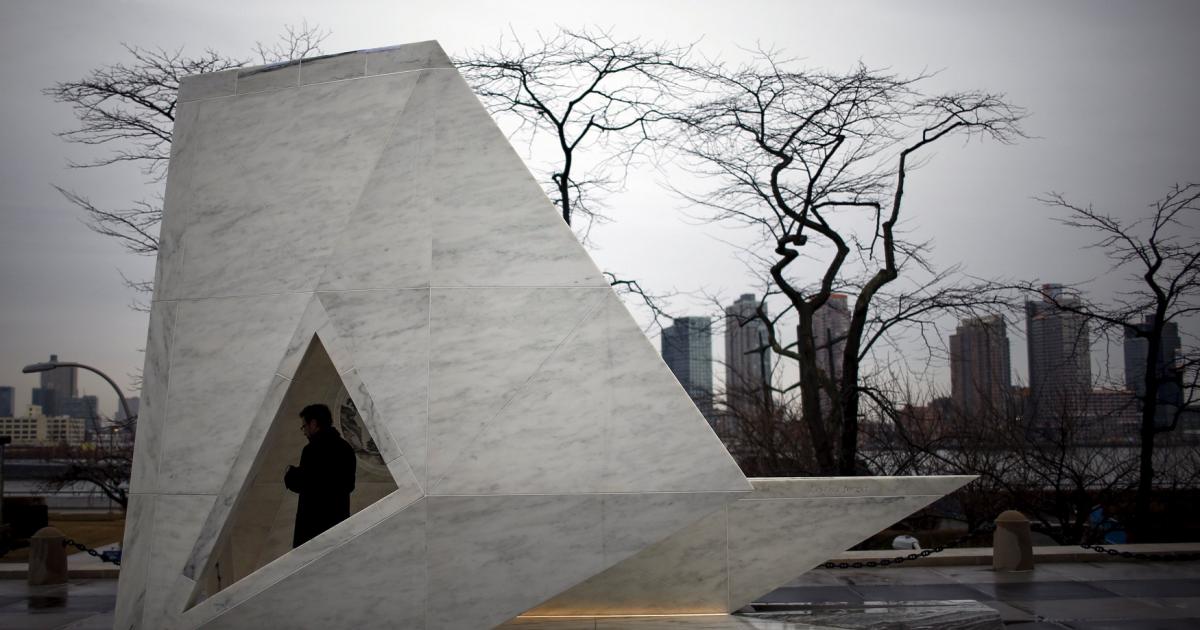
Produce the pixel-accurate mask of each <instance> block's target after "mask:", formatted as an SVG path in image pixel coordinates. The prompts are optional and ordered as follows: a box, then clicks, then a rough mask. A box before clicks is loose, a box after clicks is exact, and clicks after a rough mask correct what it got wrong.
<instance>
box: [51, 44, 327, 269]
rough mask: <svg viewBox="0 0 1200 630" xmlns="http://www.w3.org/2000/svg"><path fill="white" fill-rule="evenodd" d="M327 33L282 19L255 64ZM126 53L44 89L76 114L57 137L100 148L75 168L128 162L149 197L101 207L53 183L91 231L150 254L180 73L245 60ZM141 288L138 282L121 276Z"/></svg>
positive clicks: (313, 48)
mask: <svg viewBox="0 0 1200 630" xmlns="http://www.w3.org/2000/svg"><path fill="white" fill-rule="evenodd" d="M328 35H329V32H328V31H324V30H322V29H320V28H318V27H314V26H309V25H308V23H307V22H305V23H303V24H302V25H301V26H299V27H293V26H287V27H286V30H285V33H284V34H283V35H282V36H280V38H279V40H278V41H277V42H275V43H272V44H263V43H261V42H259V43H258V44H257V45H256V52H257V53H258V55H259V56H260V58H261V61H262V63H273V62H276V61H283V60H286V59H295V58H299V57H302V56H307V55H312V54H316V53H319V52H320V45H321V42H322V41H323V40H324V39H325V38H326V37H327V36H328ZM124 47H125V51H126V53H127V54H128V55H129V59H127V60H126V61H122V62H118V63H115V64H112V65H107V66H102V67H99V68H96V69H94V70H92V71H91V72H89V73H88V74H87V75H86V76H84V77H83V78H80V79H76V80H73V81H63V82H59V83H56V84H54V86H53V87H49V88H46V89H45V90H44V93H45V94H46V95H47V96H49V97H51V98H52V99H54V100H55V101H56V102H59V103H65V104H67V105H70V106H71V109H72V110H73V111H74V113H75V118H76V120H77V121H78V123H79V124H78V126H77V127H75V128H74V129H69V130H67V131H63V132H60V133H59V134H58V136H59V137H60V138H62V139H64V140H66V141H68V142H73V143H76V144H83V145H90V146H98V147H103V148H105V149H107V153H105V154H103V155H101V156H100V157H97V158H94V159H92V160H89V161H86V162H74V163H72V164H71V166H72V167H74V168H98V167H105V166H112V165H117V164H126V163H128V164H135V165H137V166H138V168H140V169H141V172H142V174H143V175H145V176H146V177H147V178H148V182H147V183H148V184H149V186H150V187H151V191H150V197H149V199H135V200H133V201H131V202H130V205H129V206H128V207H125V208H105V207H101V206H99V205H97V204H95V203H93V202H92V201H91V200H90V199H89V197H88V196H87V195H86V194H84V193H80V192H77V191H74V190H69V189H66V188H62V187H59V186H55V188H57V189H58V191H59V192H61V193H62V194H63V196H64V197H65V198H66V199H67V200H68V201H70V202H71V203H72V204H74V205H75V206H77V207H79V208H80V209H81V210H83V214H84V220H85V222H86V223H87V225H88V227H90V228H91V229H92V230H94V231H95V232H97V233H99V234H102V235H104V236H108V237H111V238H114V239H116V240H117V241H118V242H120V243H121V245H122V246H123V247H125V249H126V250H128V251H129V252H132V253H134V254H141V255H153V254H155V253H157V252H158V225H159V223H160V221H161V220H162V195H161V187H162V181H163V178H165V177H166V172H167V160H168V159H169V158H170V155H171V133H172V129H173V127H174V124H175V107H176V93H177V92H178V90H179V80H180V79H182V78H183V77H185V76H189V75H193V74H201V73H205V72H219V71H221V70H228V69H230V68H238V67H241V66H244V65H246V64H247V63H248V60H246V59H242V58H235V57H229V56H226V55H223V54H220V53H218V52H216V51H213V50H205V51H204V52H203V53H201V54H199V55H195V56H192V55H188V54H185V53H184V52H183V51H182V50H173V51H169V50H165V49H162V48H142V47H139V46H131V45H128V44H125V45H124ZM126 283H127V284H129V285H130V286H132V287H134V288H137V289H140V290H145V289H148V288H149V286H148V285H147V284H145V283H141V282H130V281H128V280H127V282H126Z"/></svg>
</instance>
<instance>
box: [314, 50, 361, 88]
mask: <svg viewBox="0 0 1200 630" xmlns="http://www.w3.org/2000/svg"><path fill="white" fill-rule="evenodd" d="M366 67H367V58H366V55H364V54H363V53H360V52H345V53H339V54H336V55H325V56H322V57H310V58H306V59H301V60H300V85H310V84H313V83H324V82H326V81H341V80H343V79H354V78H357V77H361V76H362V75H363V72H364V71H365V70H366Z"/></svg>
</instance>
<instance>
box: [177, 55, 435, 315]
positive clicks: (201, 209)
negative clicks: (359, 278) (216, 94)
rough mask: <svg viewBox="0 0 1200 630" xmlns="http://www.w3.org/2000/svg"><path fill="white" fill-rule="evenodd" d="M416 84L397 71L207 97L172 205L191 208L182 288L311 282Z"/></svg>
mask: <svg viewBox="0 0 1200 630" xmlns="http://www.w3.org/2000/svg"><path fill="white" fill-rule="evenodd" d="M415 83H416V78H415V77H413V76H408V75H396V76H387V77H378V78H374V79H370V80H362V81H350V82H346V83H322V84H317V85H309V86H304V87H302V88H299V89H295V90H284V91H281V92H271V93H264V94H251V95H245V96H238V97H236V98H231V99H216V100H209V101H202V102H200V105H201V106H202V107H203V108H204V111H203V115H202V116H201V119H200V122H199V125H198V126H199V127H200V129H199V131H200V132H202V133H203V134H204V136H203V141H202V145H203V152H202V156H201V157H202V159H200V160H199V161H198V162H197V163H196V164H195V165H194V166H193V170H194V171H195V172H194V173H193V174H192V179H191V181H190V189H189V191H188V192H189V195H188V197H187V198H186V199H184V200H183V201H182V202H181V203H180V204H177V205H180V206H186V207H184V208H183V211H186V212H187V213H189V215H190V216H189V217H188V221H189V225H190V227H189V228H188V229H187V230H186V232H185V234H184V237H183V247H184V249H185V250H186V251H187V252H189V253H188V254H187V255H186V257H185V258H186V260H185V267H184V269H183V272H182V279H181V282H180V283H179V285H180V288H179V289H178V291H179V294H180V296H182V297H211V296H228V295H253V294H261V293H277V292H285V291H307V290H312V289H313V288H315V287H316V285H317V283H318V281H319V280H320V276H321V273H322V270H323V268H324V265H325V263H326V259H327V258H328V256H329V254H330V252H331V251H332V250H333V248H334V245H335V244H336V242H337V239H338V236H339V234H340V231H341V229H342V227H343V225H344V223H345V220H346V218H347V216H348V215H349V214H350V212H351V210H352V209H353V208H354V206H355V205H356V204H357V203H358V199H359V196H360V194H361V193H362V190H363V187H364V185H365V184H366V183H367V181H368V180H369V179H370V177H371V174H372V173H373V172H374V171H375V168H376V165H377V163H378V161H379V157H380V155H381V153H382V151H383V147H384V146H385V145H386V144H387V143H388V139H389V137H390V135H391V132H392V130H393V129H394V128H395V124H396V121H397V118H398V116H397V113H398V112H399V111H400V110H401V109H403V105H404V102H405V100H406V99H407V96H408V94H409V93H410V92H411V90H412V88H413V86H414V85H415ZM166 211H167V212H168V213H169V212H175V211H176V209H175V208H170V207H169V208H167V209H166ZM265 234H269V235H271V237H270V238H264V235H265Z"/></svg>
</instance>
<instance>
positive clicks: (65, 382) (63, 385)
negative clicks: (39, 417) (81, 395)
mask: <svg viewBox="0 0 1200 630" xmlns="http://www.w3.org/2000/svg"><path fill="white" fill-rule="evenodd" d="M50 362H51V363H56V362H58V355H57V354H52V355H50ZM78 373H79V371H78V369H77V368H73V367H69V368H58V369H55V370H47V371H45V372H42V373H41V375H40V376H41V386H40V387H36V388H34V390H33V404H35V405H41V407H42V413H45V414H46V415H47V416H60V415H64V414H63V405H64V404H65V403H66V400H67V399H68V398H75V397H76V396H78V390H77V387H78V383H79V380H78V379H79V377H78Z"/></svg>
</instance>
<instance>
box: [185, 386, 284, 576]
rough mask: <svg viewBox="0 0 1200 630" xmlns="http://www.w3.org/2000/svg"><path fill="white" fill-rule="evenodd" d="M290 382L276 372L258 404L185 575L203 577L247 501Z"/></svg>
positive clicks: (205, 522) (187, 564)
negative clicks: (237, 511) (232, 520)
mask: <svg viewBox="0 0 1200 630" xmlns="http://www.w3.org/2000/svg"><path fill="white" fill-rule="evenodd" d="M290 386H291V381H289V380H288V379H285V378H283V377H281V376H279V375H275V377H274V378H273V379H272V381H271V385H270V387H269V388H268V389H267V395H266V396H265V397H264V398H263V402H262V404H261V405H259V408H258V413H256V414H255V415H254V419H253V420H252V421H251V422H250V424H249V427H248V428H247V430H246V435H245V438H244V439H243V440H242V444H241V447H240V449H239V451H238V454H237V457H236V459H234V461H233V465H232V466H230V468H229V470H228V472H227V473H226V477H225V482H224V484H223V485H222V486H221V490H220V492H219V493H218V494H217V497H216V500H215V501H214V502H213V509H212V511H210V512H209V514H208V516H207V518H206V519H205V521H204V526H203V527H201V528H200V533H199V535H198V536H197V537H196V544H195V545H194V546H193V548H192V553H191V554H190V555H189V556H188V561H187V563H186V564H185V565H184V568H183V574H184V575H185V576H187V577H189V578H192V579H193V580H195V579H198V578H199V577H200V571H201V568H202V567H203V565H204V564H205V563H206V562H207V560H208V558H209V557H210V555H211V554H212V551H213V549H214V548H215V547H217V546H218V545H219V544H220V541H221V540H222V538H223V537H222V536H221V533H222V532H223V531H225V530H226V529H227V524H228V523H229V515H230V514H231V513H233V511H234V510H235V509H236V505H237V504H238V503H239V502H244V501H246V498H243V497H242V495H243V493H244V492H246V491H248V485H249V484H250V479H251V478H252V477H253V476H254V473H255V470H257V469H258V468H260V467H261V466H258V465H256V464H257V463H258V454H259V452H260V451H261V450H262V445H263V443H264V442H265V441H266V440H267V434H268V433H269V432H270V431H271V430H272V428H273V427H274V425H275V419H276V416H277V415H278V414H279V407H280V405H281V404H283V398H284V396H285V395H286V393H287V390H288V387H290ZM276 470H278V468H276ZM260 502H261V499H258V500H256V501H254V503H255V504H258V503H260Z"/></svg>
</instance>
